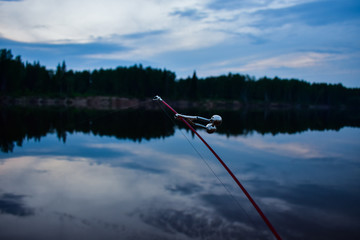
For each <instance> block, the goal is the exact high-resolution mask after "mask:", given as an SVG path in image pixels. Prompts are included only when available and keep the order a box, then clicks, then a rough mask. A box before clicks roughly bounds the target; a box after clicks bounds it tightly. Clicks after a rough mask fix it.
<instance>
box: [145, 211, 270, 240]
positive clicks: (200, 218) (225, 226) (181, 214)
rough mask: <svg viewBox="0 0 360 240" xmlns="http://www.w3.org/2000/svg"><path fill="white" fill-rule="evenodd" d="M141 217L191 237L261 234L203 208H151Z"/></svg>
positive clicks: (217, 239) (163, 229) (206, 237)
mask: <svg viewBox="0 0 360 240" xmlns="http://www.w3.org/2000/svg"><path fill="white" fill-rule="evenodd" d="M140 218H141V219H142V220H143V221H144V222H145V223H147V224H149V225H151V226H153V227H155V228H157V229H161V230H162V231H163V232H166V233H170V234H176V235H178V234H183V235H185V236H187V237H188V238H191V239H208V240H211V239H216V240H219V239H227V240H231V239H234V240H235V239H258V237H259V235H261V233H260V232H256V231H252V228H249V227H247V226H246V225H241V224H239V223H238V222H231V221H227V220H226V219H224V218H222V217H221V216H218V215H216V214H215V215H214V214H213V213H211V212H206V211H204V210H201V209H184V210H176V209H151V210H149V211H148V212H146V213H141V214H140ZM261 239H266V238H261Z"/></svg>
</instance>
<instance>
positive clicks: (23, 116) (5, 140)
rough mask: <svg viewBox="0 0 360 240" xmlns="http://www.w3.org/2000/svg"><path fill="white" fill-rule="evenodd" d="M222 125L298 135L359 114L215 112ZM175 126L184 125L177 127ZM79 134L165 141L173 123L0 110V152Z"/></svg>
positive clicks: (147, 117) (143, 113) (138, 115)
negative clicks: (29, 142)
mask: <svg viewBox="0 0 360 240" xmlns="http://www.w3.org/2000/svg"><path fill="white" fill-rule="evenodd" d="M186 113H187V114H193V115H201V116H211V115H213V114H214V111H212V112H207V111H203V110H199V109H190V110H187V112H186ZM216 113H217V114H220V115H221V116H222V117H223V119H226V121H225V124H223V125H222V126H221V128H219V129H218V133H220V134H226V135H227V136H234V135H235V136H236V135H248V134H252V133H253V132H258V133H261V134H267V133H271V134H273V135H276V134H279V133H290V134H294V133H300V132H303V131H307V130H339V129H341V128H343V127H346V126H352V127H360V113H358V112H353V111H345V110H336V111H335V110H322V111H315V110H306V111H305V110H303V111H300V110H298V111H296V110H287V111H285V110H283V111H268V110H252V111H248V110H247V109H245V110H242V111H224V110H216ZM178 127H184V126H183V125H182V124H180V123H179V125H178ZM73 132H83V133H92V134H94V135H99V136H115V137H116V138H119V139H131V140H133V141H139V142H140V141H142V140H149V139H153V138H164V137H169V136H171V135H173V134H174V123H172V122H171V121H169V118H168V117H167V116H166V114H164V113H163V112H161V111H160V109H159V110H144V109H134V110H126V111H99V110H98V111H96V110H84V109H71V108H70V109H68V108H21V107H13V108H0V135H1V137H0V148H1V150H2V151H3V152H9V151H10V152H11V151H12V150H13V149H14V147H15V146H16V145H17V146H21V145H22V144H23V141H24V140H25V139H35V140H40V139H41V138H42V137H44V136H46V134H48V133H56V134H57V136H58V138H59V139H60V140H61V141H63V142H65V141H66V139H67V134H68V133H73Z"/></svg>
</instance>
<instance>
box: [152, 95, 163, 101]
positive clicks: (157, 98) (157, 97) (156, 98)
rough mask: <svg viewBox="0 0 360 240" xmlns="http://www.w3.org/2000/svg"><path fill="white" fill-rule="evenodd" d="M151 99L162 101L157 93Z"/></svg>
mask: <svg viewBox="0 0 360 240" xmlns="http://www.w3.org/2000/svg"><path fill="white" fill-rule="evenodd" d="M153 101H162V98H161V97H160V96H158V95H156V96H155V97H154V98H153Z"/></svg>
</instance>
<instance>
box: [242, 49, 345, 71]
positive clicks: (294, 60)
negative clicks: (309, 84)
mask: <svg viewBox="0 0 360 240" xmlns="http://www.w3.org/2000/svg"><path fill="white" fill-rule="evenodd" d="M339 58H341V56H339V55H336V54H330V53H319V52H300V53H290V54H284V55H280V56H276V57H271V58H266V59H260V60H257V61H253V62H252V63H249V64H246V65H244V66H242V67H240V68H239V69H237V70H238V71H251V70H259V69H270V68H305V67H314V66H318V65H321V64H323V63H324V62H326V61H330V60H335V59H339Z"/></svg>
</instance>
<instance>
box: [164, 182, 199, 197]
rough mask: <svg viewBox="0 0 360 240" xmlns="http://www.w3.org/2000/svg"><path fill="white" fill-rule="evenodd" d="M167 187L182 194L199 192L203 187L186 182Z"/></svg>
mask: <svg viewBox="0 0 360 240" xmlns="http://www.w3.org/2000/svg"><path fill="white" fill-rule="evenodd" d="M165 189H166V190H168V191H170V192H172V193H178V194H181V195H191V194H193V193H199V192H200V191H201V190H202V189H203V188H202V187H201V186H199V185H196V184H194V183H185V184H178V185H172V186H166V187H165Z"/></svg>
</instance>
